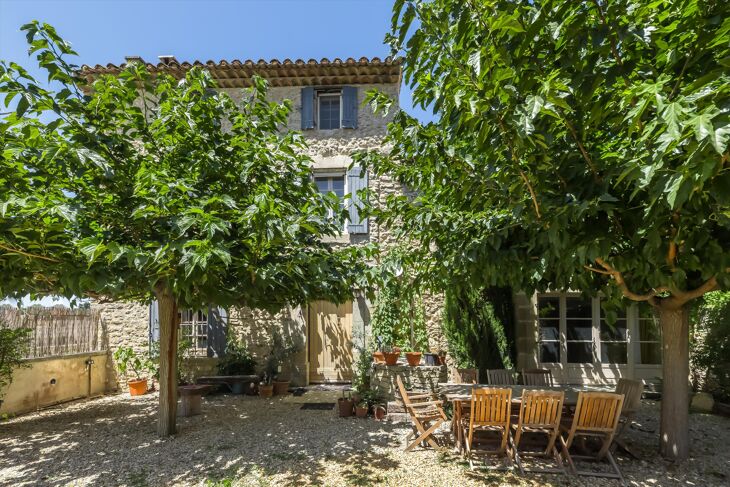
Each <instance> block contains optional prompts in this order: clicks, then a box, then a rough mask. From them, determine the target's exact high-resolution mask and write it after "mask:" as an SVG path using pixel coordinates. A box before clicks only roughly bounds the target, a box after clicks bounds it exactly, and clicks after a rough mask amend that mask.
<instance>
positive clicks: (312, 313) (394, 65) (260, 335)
mask: <svg viewBox="0 0 730 487" xmlns="http://www.w3.org/2000/svg"><path fill="white" fill-rule="evenodd" d="M127 61H128V62H131V61H135V62H141V60H140V59H139V58H127ZM195 64H196V65H202V66H203V67H204V68H206V69H208V70H209V71H210V72H211V74H212V76H213V77H214V78H215V79H216V81H217V82H218V84H219V87H220V89H221V90H222V91H225V92H227V93H228V94H230V95H231V96H232V97H233V98H234V99H238V98H240V97H241V96H242V94H243V91H242V88H245V87H247V86H248V85H249V84H250V79H251V76H252V75H253V74H257V75H259V76H262V77H264V78H266V79H267V81H268V82H269V86H270V88H269V94H268V96H269V98H270V99H271V100H272V101H276V102H281V101H283V100H285V99H288V100H291V101H292V106H293V109H292V112H291V113H290V117H289V129H292V130H301V131H302V133H303V134H304V136H305V138H306V141H307V144H308V149H307V151H308V155H309V156H310V157H311V158H312V160H313V165H312V175H313V178H314V180H315V182H316V183H317V185H318V186H319V188H320V190H321V191H325V192H326V191H333V192H335V193H336V194H337V195H338V196H340V197H342V198H345V203H344V204H348V202H347V198H346V197H345V195H348V194H354V192H355V191H357V190H358V189H361V188H363V187H368V188H369V190H370V191H371V194H372V195H373V196H372V197H374V198H375V202H376V204H377V203H378V202H380V201H382V200H383V199H384V198H385V197H386V196H387V195H388V194H392V193H394V192H398V191H401V188H399V186H398V185H397V184H396V183H395V182H394V181H392V180H390V179H388V178H383V177H373V176H371V175H369V174H360V168H352V169H348V168H349V166H350V163H351V157H350V155H351V154H352V153H353V152H354V151H356V150H362V149H382V143H383V137H384V135H385V132H386V125H387V123H388V122H389V121H390V120H391V119H392V113H393V111H391V114H390V115H388V116H385V117H383V116H381V115H380V114H378V115H376V114H374V113H373V112H372V111H371V110H370V109H369V108H368V107H364V106H363V101H364V99H365V96H366V93H367V92H368V91H369V90H371V89H377V90H380V91H382V92H384V93H385V94H387V95H388V96H390V97H391V98H393V99H394V101H395V108H397V101H398V95H399V90H400V84H401V67H400V62H399V61H398V60H392V59H390V58H387V59H385V60H380V59H378V58H373V59H366V58H362V59H359V60H355V59H347V60H345V61H342V60H339V59H335V60H333V61H329V60H327V59H322V60H320V61H315V60H310V61H308V62H304V61H301V60H297V61H295V62H292V61H289V60H285V61H283V62H280V61H278V60H272V61H270V62H263V61H258V62H253V61H245V62H239V61H233V62H230V63H229V62H225V61H220V62H218V63H213V62H208V63H206V64H202V63H195ZM191 66H192V65H191V64H189V63H178V62H177V61H176V60H175V59H174V58H173V57H163V58H161V62H160V63H158V64H148V68H149V69H151V70H153V71H154V70H164V71H166V72H169V73H172V74H173V75H182V73H184V71H185V70H186V69H190V67H191ZM119 69H121V67H117V66H114V65H107V66H98V65H97V66H96V67H94V68H91V67H88V66H87V67H84V73H85V74H86V75H88V76H94V75H99V74H114V73H117V72H118V71H119ZM365 242H371V243H377V244H380V245H381V247H387V246H388V245H390V244H392V243H393V242H394V238H393V236H392V234H391V233H390V232H389V231H388V229H387V228H386V227H384V226H383V225H380V224H378V223H377V222H375V221H367V220H366V219H364V218H360V217H359V215H358V214H357V208H356V206H355V205H351V207H350V221H349V222H348V223H347V226H346V228H344V229H343V232H342V234H341V235H340V236H339V237H338V238H336V239H334V240H333V241H332V242H331V243H332V245H358V244H362V243H365ZM424 304H425V309H426V318H427V321H428V327H429V330H430V335H431V336H432V341H433V343H432V346H434V347H435V348H444V343H443V338H442V337H441V334H440V323H439V321H440V317H441V305H440V300H439V298H438V297H430V298H427V299H425V303H424ZM93 306H94V307H98V308H99V309H100V310H101V314H102V320H103V323H104V327H105V329H106V330H107V336H108V342H109V347H110V351H111V352H112V353H113V351H114V350H115V349H117V348H119V347H121V346H132V347H133V348H135V349H136V350H138V351H147V350H149V348H150V344H151V343H154V341H155V340H156V339H157V338H158V335H157V333H158V332H157V329H156V305H155V303H152V304H151V305H150V304H141V303H130V302H114V303H104V304H101V303H94V304H93ZM372 306H373V305H372V303H371V302H370V301H369V300H368V299H367V298H366V297H365V296H364V295H363V294H362V293H360V292H358V291H357V290H353V297H352V300H351V301H350V302H348V303H345V304H344V305H339V306H337V305H334V304H332V303H326V302H315V303H303V304H300V305H294V306H289V307H287V308H285V309H282V310H281V311H280V312H279V313H276V314H273V315H272V314H270V313H267V312H265V311H262V310H257V309H250V308H238V309H227V310H222V309H218V308H217V307H215V306H214V305H211V308H210V309H204V310H182V311H181V315H180V320H181V324H180V326H181V331H182V332H183V333H185V334H186V335H188V336H191V337H192V340H191V341H192V343H193V353H194V354H195V355H197V357H196V358H195V359H194V360H193V364H194V365H193V369H194V373H195V374H197V375H200V374H205V373H212V372H214V365H215V363H216V361H217V357H219V356H221V355H222V354H224V353H225V340H226V336H231V334H232V335H233V336H235V337H237V338H238V339H241V340H243V341H244V343H246V344H247V346H248V348H249V349H250V350H251V351H252V352H253V354H254V356H255V357H256V358H257V359H258V361H259V363H261V362H263V358H264V357H265V356H266V355H267V353H269V351H270V349H271V340H272V335H273V333H277V332H278V333H280V334H281V335H282V336H284V337H286V338H289V339H290V340H291V342H292V343H294V344H295V346H296V352H295V353H293V354H292V355H291V356H290V358H289V360H288V361H287V362H288V363H287V364H286V365H285V367H284V370H283V371H282V373H283V374H284V375H285V376H288V377H289V378H290V379H291V382H292V384H293V385H306V384H309V383H316V382H348V381H350V380H351V377H352V364H353V361H354V357H355V356H356V354H357V350H359V348H360V347H365V346H366V345H367V344H368V337H369V330H370V316H371V311H372Z"/></svg>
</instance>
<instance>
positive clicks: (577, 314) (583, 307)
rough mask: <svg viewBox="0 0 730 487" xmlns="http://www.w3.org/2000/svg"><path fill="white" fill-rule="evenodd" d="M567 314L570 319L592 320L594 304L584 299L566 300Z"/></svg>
mask: <svg viewBox="0 0 730 487" xmlns="http://www.w3.org/2000/svg"><path fill="white" fill-rule="evenodd" d="M565 307H566V309H565V312H566V316H567V317H568V318H591V317H592V316H593V303H591V301H590V300H586V299H583V298H566V299H565Z"/></svg>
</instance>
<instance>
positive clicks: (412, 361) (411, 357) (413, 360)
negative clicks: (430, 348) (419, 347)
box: [406, 350, 422, 367]
mask: <svg viewBox="0 0 730 487" xmlns="http://www.w3.org/2000/svg"><path fill="white" fill-rule="evenodd" d="M421 355H422V354H421V352H416V351H413V350H411V351H407V352H406V360H407V361H408V365H410V366H411V367H416V366H417V365H419V364H420V363H421Z"/></svg>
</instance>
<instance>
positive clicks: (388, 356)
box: [383, 352, 400, 365]
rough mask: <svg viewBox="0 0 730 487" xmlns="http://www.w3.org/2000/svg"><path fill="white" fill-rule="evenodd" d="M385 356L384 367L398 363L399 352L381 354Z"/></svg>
mask: <svg viewBox="0 0 730 487" xmlns="http://www.w3.org/2000/svg"><path fill="white" fill-rule="evenodd" d="M383 355H384V356H385V365H395V364H397V363H398V357H400V352H383Z"/></svg>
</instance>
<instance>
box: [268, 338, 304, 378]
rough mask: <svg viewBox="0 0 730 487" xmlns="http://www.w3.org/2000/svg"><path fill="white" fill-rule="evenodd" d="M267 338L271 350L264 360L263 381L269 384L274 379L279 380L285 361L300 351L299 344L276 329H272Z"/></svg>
mask: <svg viewBox="0 0 730 487" xmlns="http://www.w3.org/2000/svg"><path fill="white" fill-rule="evenodd" d="M269 336H270V339H271V342H270V345H271V350H270V351H269V353H268V355H266V358H265V359H264V381H265V382H266V383H267V384H271V382H272V381H273V380H274V379H277V378H280V377H279V373H280V372H281V366H282V365H283V364H284V363H285V361H286V360H287V359H288V358H289V357H291V356H292V355H294V354H295V353H297V352H298V351H300V350H301V349H302V346H301V344H299V343H297V342H295V341H294V338H293V337H292V336H291V335H286V336H285V335H284V334H282V332H281V330H280V329H279V328H278V327H273V328H272V329H271V330H270V332H269Z"/></svg>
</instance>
